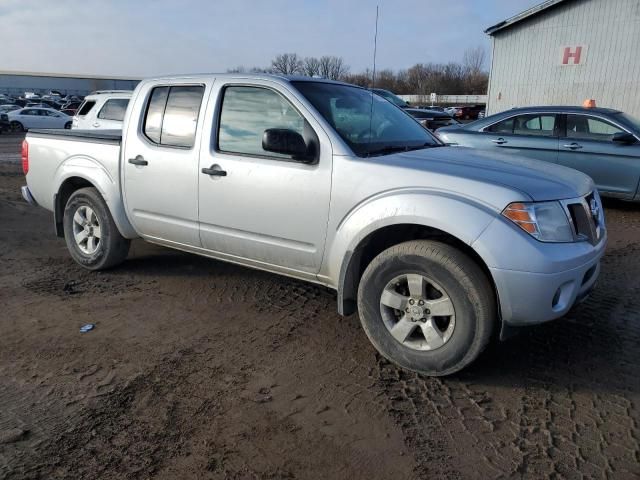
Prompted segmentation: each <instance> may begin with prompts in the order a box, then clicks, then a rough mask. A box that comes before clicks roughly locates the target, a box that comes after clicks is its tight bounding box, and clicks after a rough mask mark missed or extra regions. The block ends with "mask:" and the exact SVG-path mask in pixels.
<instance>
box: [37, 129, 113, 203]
mask: <svg viewBox="0 0 640 480" xmlns="http://www.w3.org/2000/svg"><path fill="white" fill-rule="evenodd" d="M25 140H26V141H27V144H28V149H29V172H28V173H27V185H28V186H29V190H30V192H31V194H32V196H33V198H34V199H35V200H36V202H37V203H38V204H39V205H40V206H42V207H44V208H46V209H47V210H52V211H53V210H54V207H55V205H54V199H55V195H56V193H57V192H58V191H59V189H60V186H61V185H62V183H64V182H65V181H66V180H67V179H68V178H70V177H74V176H78V177H81V178H84V179H85V180H86V181H87V182H88V183H89V184H91V185H93V186H94V187H96V188H97V189H98V190H99V191H100V192H101V193H102V194H103V195H105V196H106V198H109V199H118V198H120V190H119V188H120V168H119V159H120V145H121V142H122V132H121V131H120V130H64V129H55V130H54V129H33V130H29V131H28V132H27V136H26V138H25ZM58 214H60V212H58Z"/></svg>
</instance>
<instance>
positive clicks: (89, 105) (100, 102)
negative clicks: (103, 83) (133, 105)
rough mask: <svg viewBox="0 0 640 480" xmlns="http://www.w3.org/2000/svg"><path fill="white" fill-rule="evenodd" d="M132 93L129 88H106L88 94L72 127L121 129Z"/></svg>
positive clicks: (81, 128) (74, 118)
mask: <svg viewBox="0 0 640 480" xmlns="http://www.w3.org/2000/svg"><path fill="white" fill-rule="evenodd" d="M132 93H133V92H131V91H128V90H106V91H98V92H94V93H92V94H91V95H87V96H86V97H85V99H84V102H83V103H82V105H80V107H79V108H78V111H77V112H76V115H75V117H73V127H72V128H74V129H80V130H96V129H99V130H121V129H122V120H123V119H124V114H125V112H126V111H127V105H129V99H130V98H131V94H132Z"/></svg>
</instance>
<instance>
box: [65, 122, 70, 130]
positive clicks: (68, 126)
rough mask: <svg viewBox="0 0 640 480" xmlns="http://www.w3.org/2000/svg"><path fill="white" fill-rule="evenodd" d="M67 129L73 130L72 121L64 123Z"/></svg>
mask: <svg viewBox="0 0 640 480" xmlns="http://www.w3.org/2000/svg"><path fill="white" fill-rule="evenodd" d="M64 128H65V130H71V122H67V123H65V124H64Z"/></svg>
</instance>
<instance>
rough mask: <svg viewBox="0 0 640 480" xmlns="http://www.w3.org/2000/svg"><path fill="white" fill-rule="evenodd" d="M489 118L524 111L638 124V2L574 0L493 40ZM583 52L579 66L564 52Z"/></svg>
mask: <svg viewBox="0 0 640 480" xmlns="http://www.w3.org/2000/svg"><path fill="white" fill-rule="evenodd" d="M493 42H494V45H493V61H492V70H491V79H490V84H489V94H488V113H490V114H493V113H497V112H500V111H503V110H507V109H509V108H513V107H520V106H528V105H581V104H582V102H583V101H584V100H585V99H587V98H594V99H595V100H596V104H597V105H598V106H600V107H612V108H618V109H620V110H623V111H625V112H628V113H630V114H632V115H634V116H636V117H640V0H574V1H570V2H567V3H566V4H561V5H559V6H557V7H554V8H552V9H550V10H549V11H547V12H544V13H541V14H539V15H537V16H535V17H533V18H531V19H530V20H525V21H523V22H522V23H521V24H518V25H514V26H513V27H511V28H508V29H505V30H504V31H502V32H500V33H498V34H496V35H495V36H494V37H493ZM576 45H586V46H587V50H586V54H585V55H584V57H583V59H581V64H580V65H567V66H565V65H562V64H561V58H562V57H561V48H562V47H563V46H572V47H574V46H576Z"/></svg>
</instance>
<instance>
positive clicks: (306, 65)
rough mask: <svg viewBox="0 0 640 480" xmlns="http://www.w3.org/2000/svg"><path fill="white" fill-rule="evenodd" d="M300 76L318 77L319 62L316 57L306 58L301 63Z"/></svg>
mask: <svg viewBox="0 0 640 480" xmlns="http://www.w3.org/2000/svg"><path fill="white" fill-rule="evenodd" d="M302 74H303V75H306V76H307V77H315V76H316V75H320V60H318V59H317V58H316V57H307V58H305V59H304V60H303V61H302Z"/></svg>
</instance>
